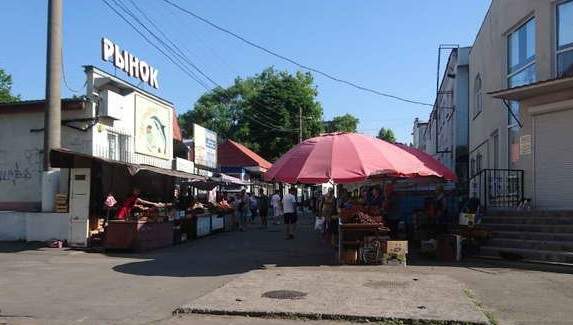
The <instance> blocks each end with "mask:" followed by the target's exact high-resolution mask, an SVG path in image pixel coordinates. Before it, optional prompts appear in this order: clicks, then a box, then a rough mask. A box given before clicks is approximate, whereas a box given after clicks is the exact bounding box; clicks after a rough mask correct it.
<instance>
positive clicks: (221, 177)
mask: <svg viewBox="0 0 573 325" xmlns="http://www.w3.org/2000/svg"><path fill="white" fill-rule="evenodd" d="M211 180H213V181H215V182H217V183H219V184H221V185H245V186H246V185H249V183H248V182H245V181H243V180H242V179H240V178H237V177H233V176H229V175H227V174H223V173H220V174H218V176H214V177H211Z"/></svg>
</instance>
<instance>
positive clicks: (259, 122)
mask: <svg viewBox="0 0 573 325" xmlns="http://www.w3.org/2000/svg"><path fill="white" fill-rule="evenodd" d="M102 1H103V2H104V3H105V4H106V5H107V6H108V7H109V8H110V9H111V10H112V11H113V12H114V13H116V14H117V15H118V16H119V17H120V18H121V19H123V20H124V21H125V22H126V23H127V24H129V25H130V26H131V27H132V28H133V29H134V30H135V31H136V32H137V33H138V34H139V35H140V36H141V37H143V38H144V39H145V40H146V41H147V42H148V43H149V44H150V45H152V46H153V47H154V48H156V49H157V50H158V51H159V52H161V54H163V55H164V56H166V57H167V58H168V59H169V60H170V61H171V62H172V63H173V64H175V65H176V66H177V67H178V68H179V69H181V70H182V71H183V72H185V73H186V74H187V75H188V76H189V77H191V78H192V79H193V80H195V81H196V82H197V83H199V84H200V85H201V86H203V87H204V88H205V89H206V90H210V89H209V88H208V87H207V86H206V85H205V84H204V83H203V82H202V81H201V80H200V79H199V78H198V77H197V76H195V75H194V73H193V72H192V71H189V70H187V69H186V67H185V66H184V63H183V62H181V61H180V60H179V63H178V62H176V61H175V60H173V58H171V56H169V55H168V54H167V53H165V51H164V50H163V49H161V48H160V47H159V46H157V45H156V44H155V43H153V42H152V41H151V40H150V39H149V38H148V37H147V36H146V35H145V34H144V33H143V32H142V31H141V30H140V29H139V28H137V27H136V26H135V25H134V24H133V23H132V22H131V21H129V19H127V18H126V17H125V16H124V15H123V14H121V13H120V12H119V11H118V10H116V9H115V8H114V7H113V6H112V5H111V4H110V3H109V2H108V1H107V0H102ZM112 1H113V2H114V3H115V4H116V5H117V6H118V7H119V8H121V9H122V10H123V11H124V12H126V13H127V14H128V15H129V16H131V17H132V18H133V19H134V20H135V21H136V22H137V23H138V24H140V25H141V26H142V27H143V28H144V29H145V30H146V31H147V32H148V33H150V34H151V36H153V37H154V38H155V39H157V40H158V41H159V42H160V43H161V44H162V45H163V46H164V47H165V48H166V50H167V51H169V52H170V53H172V54H175V55H176V56H178V57H180V56H181V55H180V54H179V53H177V52H175V50H173V48H171V47H170V46H169V45H167V44H166V43H165V42H163V41H162V40H161V38H159V37H158V36H157V35H156V34H155V33H153V32H152V31H151V30H149V29H148V28H147V27H146V26H145V24H143V23H142V22H141V21H140V20H139V19H138V18H137V16H135V15H134V14H133V12H131V11H129V9H128V8H126V7H125V4H123V3H121V4H120V3H118V1H117V0H112ZM156 28H157V27H156ZM182 65H183V66H182ZM197 69H198V68H197ZM209 80H210V81H211V82H213V83H214V84H215V85H217V86H219V87H221V86H220V85H218V84H217V83H216V82H214V81H213V80H212V79H210V78H209ZM245 117H246V118H248V119H249V120H251V121H253V122H254V123H257V124H259V125H261V126H264V127H266V128H269V129H272V130H275V131H279V132H287V133H291V132H298V129H297V130H294V129H293V130H290V129H286V128H283V127H279V126H276V125H274V124H272V123H270V122H264V121H263V120H262V118H255V117H252V116H248V115H245ZM267 118H269V117H267ZM269 119H270V118H269Z"/></svg>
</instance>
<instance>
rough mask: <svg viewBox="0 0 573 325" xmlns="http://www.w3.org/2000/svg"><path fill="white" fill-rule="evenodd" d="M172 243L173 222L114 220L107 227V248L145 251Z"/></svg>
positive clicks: (105, 241)
mask: <svg viewBox="0 0 573 325" xmlns="http://www.w3.org/2000/svg"><path fill="white" fill-rule="evenodd" d="M172 244H173V224H172V223H171V222H149V221H119V220H112V221H110V222H109V224H108V225H107V227H106V229H105V240H104V248H105V249H131V250H136V251H144V250H150V249H155V248H160V247H167V246H170V245H172Z"/></svg>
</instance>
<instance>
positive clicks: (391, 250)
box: [385, 240, 408, 255]
mask: <svg viewBox="0 0 573 325" xmlns="http://www.w3.org/2000/svg"><path fill="white" fill-rule="evenodd" d="M385 253H386V254H396V255H407V254H408V241H407V240H389V241H387V242H386V251H385Z"/></svg>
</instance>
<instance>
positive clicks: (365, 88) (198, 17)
mask: <svg viewBox="0 0 573 325" xmlns="http://www.w3.org/2000/svg"><path fill="white" fill-rule="evenodd" d="M162 1H163V2H165V3H167V4H169V5H171V6H173V7H175V8H177V9H179V10H180V11H182V12H184V13H186V14H188V15H190V16H192V17H194V18H195V19H198V20H200V21H202V22H203V23H205V24H208V25H209V26H211V27H213V28H215V29H217V30H219V31H221V32H223V33H226V34H229V35H231V36H233V37H235V38H237V39H239V40H240V41H242V42H244V43H246V44H248V45H250V46H252V47H255V48H257V49H259V50H261V51H263V52H265V53H267V54H270V55H272V56H274V57H277V58H279V59H281V60H284V61H287V62H289V63H292V64H294V65H296V66H298V67H299V68H302V69H305V70H308V71H312V72H314V73H317V74H319V75H321V76H323V77H326V78H328V79H330V80H333V81H336V82H339V83H343V84H346V85H348V86H351V87H354V88H356V89H359V90H362V91H366V92H369V93H372V94H375V95H379V96H383V97H388V98H392V99H396V100H399V101H402V102H406V103H410V104H416V105H422V106H430V107H433V106H434V105H433V104H429V103H424V102H421V101H417V100H412V99H407V98H404V97H400V96H396V95H392V94H389V93H385V92H381V91H378V90H375V89H372V88H368V87H365V86H361V85H359V84H357V83H354V82H352V81H347V80H344V79H340V78H338V77H335V76H333V75H331V74H329V73H326V72H324V71H322V70H319V69H316V68H313V67H310V66H308V65H305V64H303V63H300V62H298V61H296V60H294V59H291V58H288V57H286V56H284V55H282V54H279V53H277V52H275V51H273V50H270V49H268V48H266V47H264V46H262V45H259V44H257V43H255V42H252V41H250V40H248V39H246V38H245V37H243V36H241V35H239V34H237V33H235V32H233V31H231V30H229V29H226V28H224V27H221V26H219V25H217V24H215V23H213V22H211V21H210V20H208V19H206V18H203V17H201V16H199V15H198V14H196V13H194V12H192V11H190V10H188V9H185V8H183V7H181V6H179V5H178V4H176V3H174V2H172V1H170V0H162Z"/></svg>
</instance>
